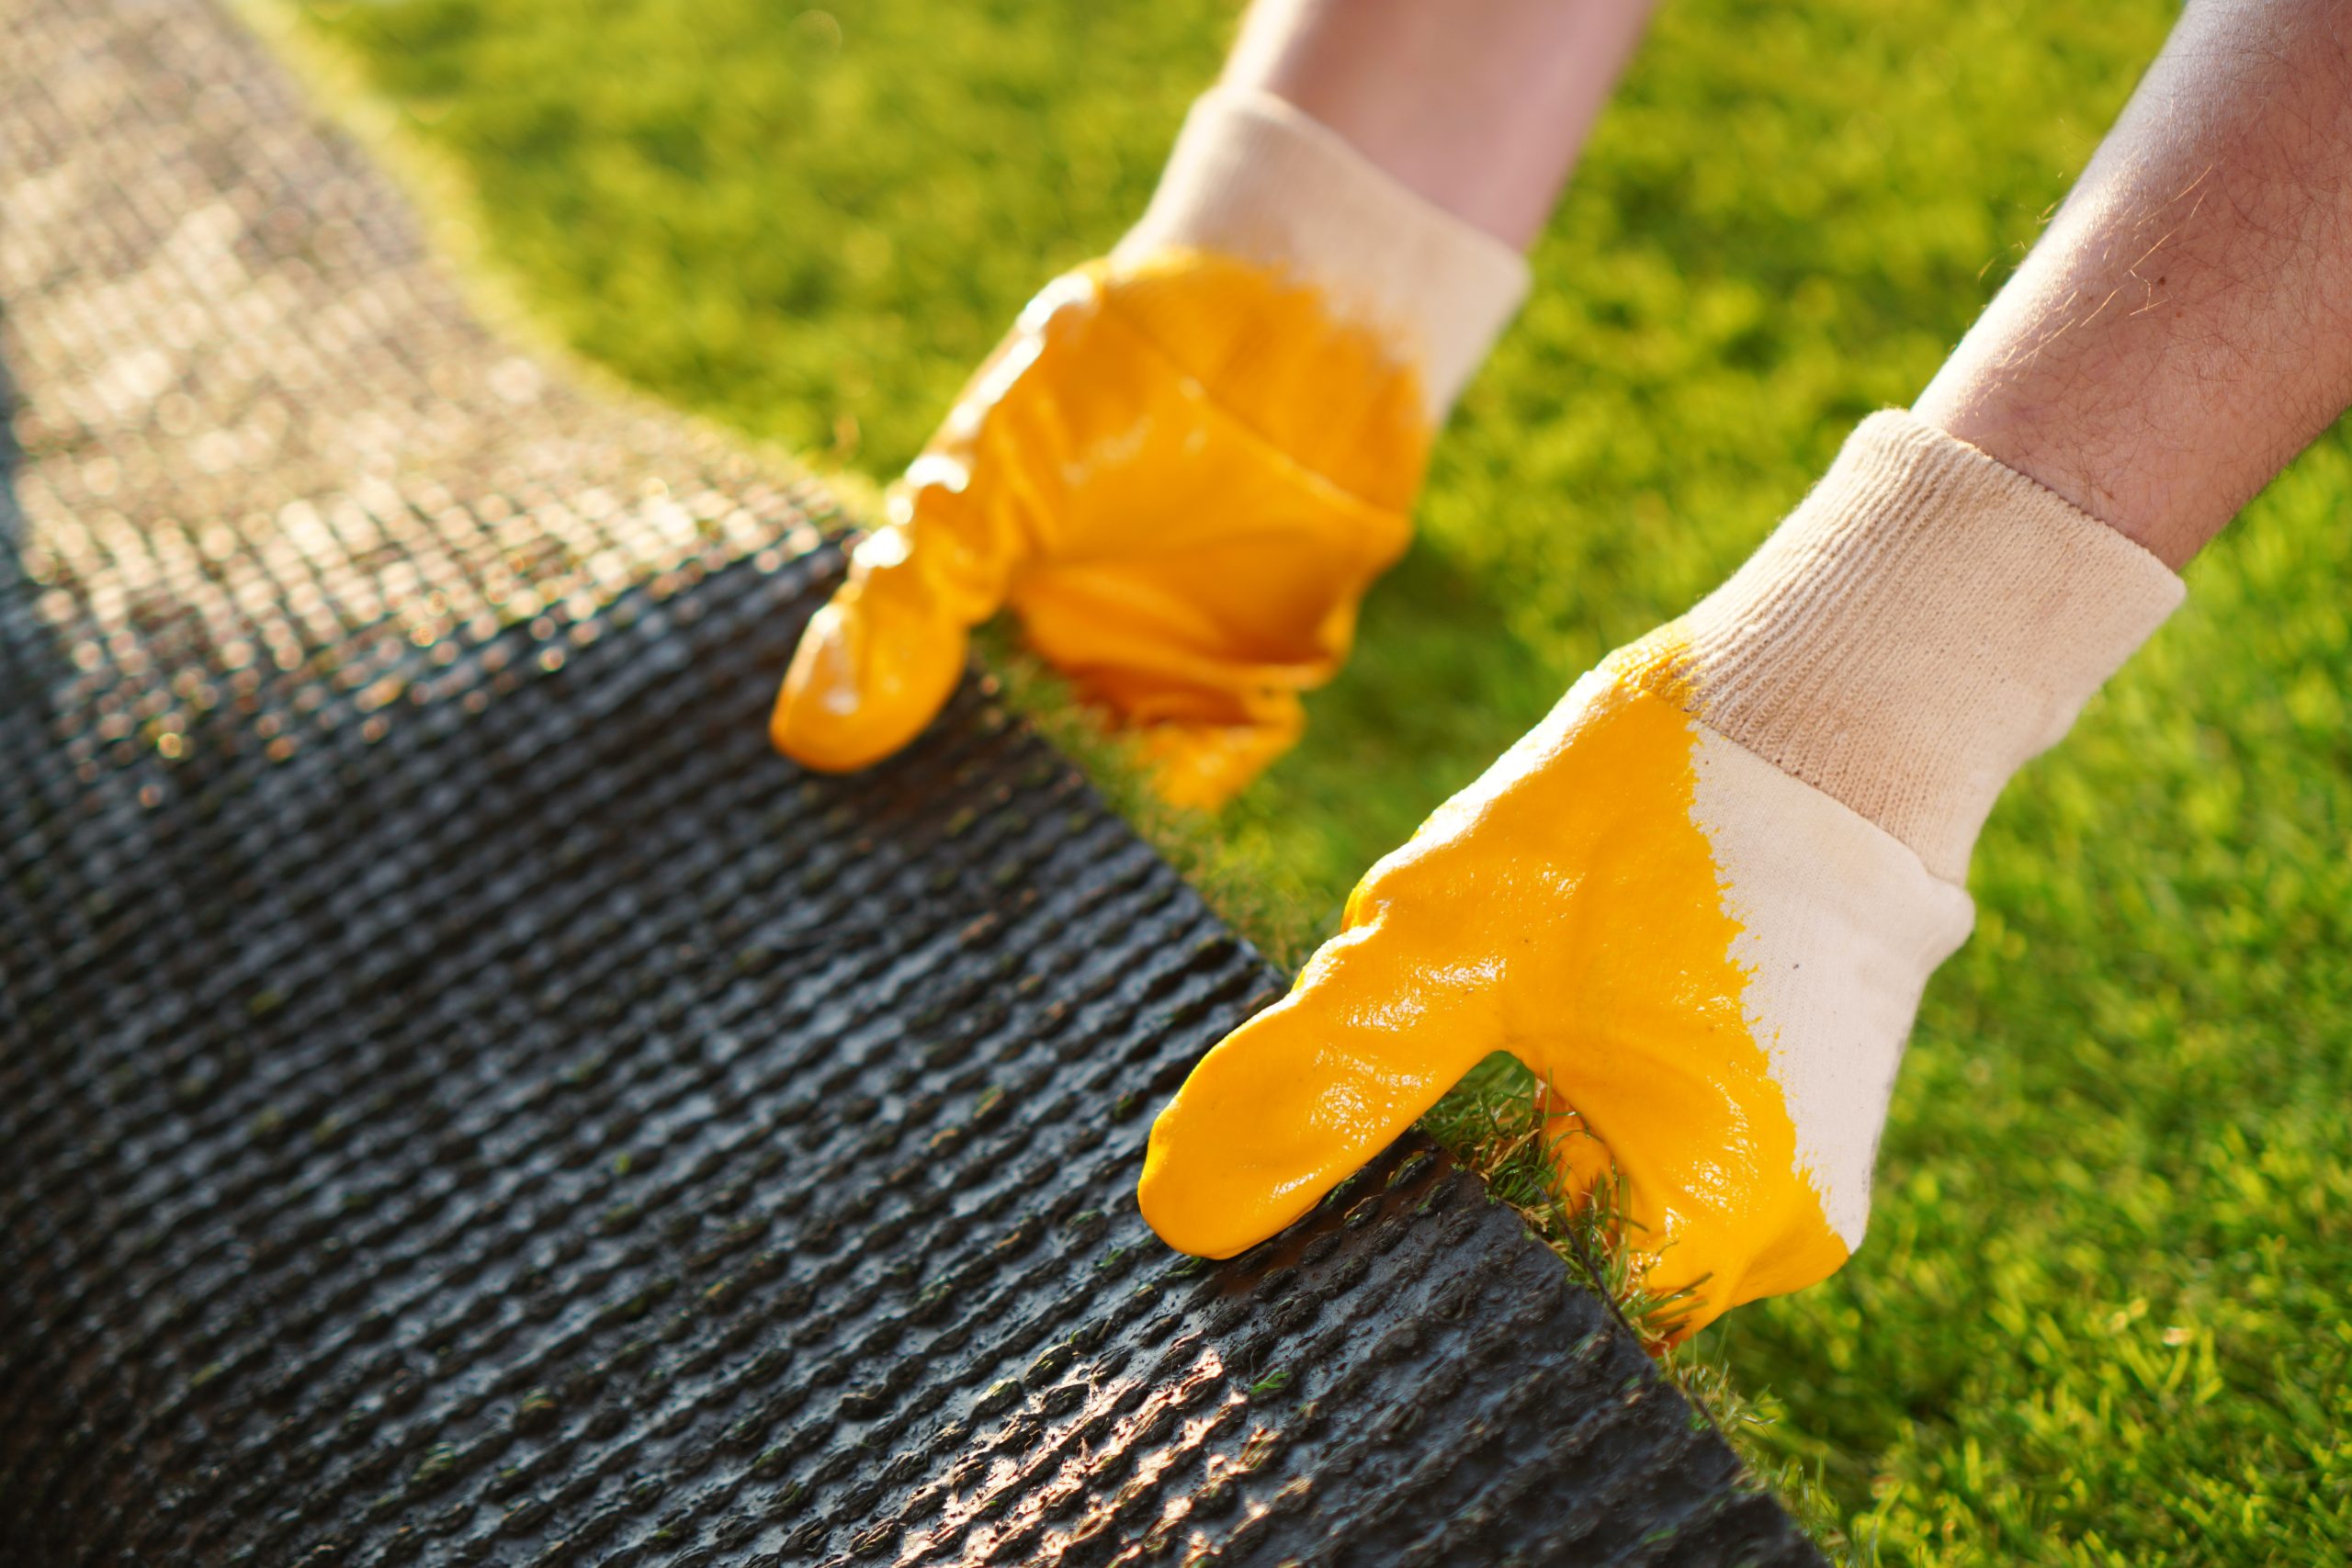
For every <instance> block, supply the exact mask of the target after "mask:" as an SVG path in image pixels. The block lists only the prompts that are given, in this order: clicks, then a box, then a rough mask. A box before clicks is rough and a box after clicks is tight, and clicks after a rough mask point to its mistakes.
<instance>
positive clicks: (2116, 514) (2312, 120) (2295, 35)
mask: <svg viewBox="0 0 2352 1568" xmlns="http://www.w3.org/2000/svg"><path fill="white" fill-rule="evenodd" d="M2347 402H2352V6H2345V5H2342V4H2336V3H2333V0H2193V3H2192V4H2191V5H2190V6H2188V10H2187V12H2186V13H2185V14H2184V15H2183V17H2182V18H2181V20H2180V23H2179V25H2178V26H2177V28H2175V29H2174V32H2173V35H2172V38H2171V39H2169V41H2167V43H2166V44H2165V50H2164V52H2163V53H2162V54H2161V55H2160V56H2159V57H2158V58H2157V60H2156V62H2155V63H2154V65H2153V66H2152V67H2151V68H2150V69H2149V72H2148V74H2147V76H2146V78H2145V79H2144V80H2143V82H2142V83H2141V85H2140V88H2139V90H2138V92H2137V93H2135V94H2134V95H2133V96H2132V99H2131V104H2130V106H2129V107H2127V108H2126V109H2125V110H2124V113H2123V115H2122V117H2121V118H2120V119H2119V120H2118V121H2117V122H2116V125H2115V128H2114V130H2112V131H2110V132H2109V135H2108V137H2107V140H2106V141H2105V142H2104V143H2102V144H2101V146H2100V148H2099V150H2098V155H2097V156H2096V157H2095V158H2093V159H2092V161H2091V164H2090V166H2089V167H2088V168H2087V169H2086V170H2085V171H2084V174H2083V176H2082V179H2081V180H2080V181H2079V182H2078V183H2077V184H2076V186H2075V189H2074V192H2073V194H2072V195H2071V196H2069V197H2067V199H2066V202H2065V204H2064V206H2063V207H2062V208H2061V209H2059V212H2058V214H2057V217H2056V218H2055V220H2053V221H2052V224H2051V226H2050V229H2049V231H2048V232H2047V233H2046V234H2044V235H2043V237H2042V239H2041V243H2039V244H2038V245H2036V246H2035V248H2034V250H2033V253H2032V254H2031V255H2030V256H2029V257H2028V258H2027V260H2026V262H2025V265H2023V266H2021V267H2020V268H2019V269H2018V272H2017V275H2016V276H2014V277H2012V278H2011V279H2010V280H2009V282H2008V285H2007V287H2006V288H2003V289H2002V291H2001V293H2000V295H1999V297H1998V298H1996V299H1995V300H1994V302H1993V304H1992V306H1991V307H1990V308H1989V309H1988V310H1986V311H1985V314H1984V316H1983V317H1981V318H1980V319H1979V320H1978V321H1977V323H1976V326H1975V327H1974V329H1973V330H1972V331H1971V332H1970V333H1969V334H1968V336H1967V337H1966V338H1965V339H1964V340H1963V341H1962V343H1961V344H1960V346H1959V348H1958V349H1957V350H1956V351H1955V352H1954V353H1953V355H1952V356H1951V359H1950V360H1948V361H1947V362H1946V363H1945V365H1944V367H1943V369H1942V370H1941V371H1940V372H1939V374H1938V375H1937V376H1936V378H1935V379H1934V381H1933V382H1932V383H1930V384H1929V386H1928V389H1927V391H1926V392H1925V393H1924V394H1922V395H1921V397H1920V399H1919V400H1918V402H1917V404H1916V405H1915V406H1914V412H1917V414H1918V415H1919V416H1920V417H1921V418H1922V419H1924V420H1926V421H1927V422H1928V423H1931V424H1935V425H1938V426H1940V427H1941V428H1943V429H1944V430H1947V431H1949V432H1950V433H1951V434H1954V435H1956V436H1958V437H1960V438H1961V439H1962V440H1963V441H1966V442H1968V443H1970V444H1971V445H1972V446H1977V447H1979V448H1981V449H1982V450H1984V451H1985V452H1987V453H1990V454H1991V455H1992V456H1994V457H1997V458H1999V459H2000V460H2001V461H2002V462H2004V463H2006V464H2007V465H2008V466H2009V467H2011V468H2016V469H2018V470H2019V471H2020V472H2022V473H2025V474H2027V475H2029V476H2030V477H2031V478H2033V479H2039V480H2040V481H2041V483H2043V484H2044V485H2047V486H2048V487H2049V488H2050V489H2052V490H2053V491H2057V492H2058V493H2059V494H2060V495H2063V496H2064V497H2065V498H2066V499H2067V500H2069V501H2071V502H2074V503H2075V505H2077V506H2080V507H2081V508H2082V509H2083V510H2085V511H2086V512H2088V513H2091V514H2092V515H2093V516H2095V517H2098V518H2099V519H2101V520H2102V521H2104V522H2106V523H2108V524H2109V525H2112V526H2113V527H2115V528H2117V529H2120V531H2121V532H2123V533H2124V534H2126V535H2127V536H2130V537H2131V538H2133V539H2136V540H2138V541H2139V542H2140V543H2141V544H2143V545H2144V546H2146V547H2147V548H2148V549H2149V550H2151V551H2152V552H2154V554H2155V555H2156V556H2157V557H2158V558H2161V559H2162V560H2164V561H2165V564H2167V565H2169V566H2172V567H2174V568H2176V569H2177V568H2178V567H2180V566H2181V565H2183V564H2184V563H2186V562H2187V561H2188V558H2190V557H2191V556H2193V555H2195V554H2196V553H2197V551H2198V550H2199V548H2200V547H2203V545H2204V544H2205V542H2206V541H2207V540H2209V539H2211V537H2212V536H2214V535H2215V534H2216V533H2218V532H2220V530H2221V529H2222V525H2225V524H2226V523H2228V521H2229V520H2230V518H2231V517H2233V515H2235V513H2237V511H2238V509H2239V508H2240V507H2242V506H2244V505H2245V502H2247V501H2249V500H2250V499H2252V498H2253V496H2254V495H2255V493H2256V491H2260V490H2261V489H2262V487H2263V486H2264V485H2265V484H2267V483H2268V482H2269V480H2270V479H2271V478H2272V476H2273V475H2275V474H2276V473H2277V472H2278V470H2279V469H2280V468H2283V467H2285V466H2286V464H2287V462H2288V461H2289V460H2290V459H2291V458H2292V457H2294V456H2295V454H2296V453H2298V452H2300V451H2301V450H2302V448H2303V447H2304V446H2307V445H2309V444H2310V443H2311V441H2312V439H2313V438H2314V437H2315V436H2317V435H2318V434H2320V432H2321V431H2323V430H2324V429H2325V428H2326V427H2327V425H2328V424H2329V423H2330V422H2332V421H2333V420H2334V419H2335V417H2336V415H2337V414H2338V413H2340V412H2343V410H2344V408H2345V407H2346V403H2347Z"/></svg>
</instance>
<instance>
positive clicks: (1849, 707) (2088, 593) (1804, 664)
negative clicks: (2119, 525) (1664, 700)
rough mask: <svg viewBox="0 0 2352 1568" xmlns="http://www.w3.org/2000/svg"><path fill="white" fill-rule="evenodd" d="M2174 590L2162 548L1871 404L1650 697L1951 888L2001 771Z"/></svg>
mask: <svg viewBox="0 0 2352 1568" xmlns="http://www.w3.org/2000/svg"><path fill="white" fill-rule="evenodd" d="M2183 592H2184V590H2183V587H2182V584H2181V581H2180V578H2179V577H2178V576H2177V574H2175V573H2174V572H2173V571H2172V570H2170V569H2169V568H2167V567H2166V566H2165V564H2164V563H2163V562H2162V561H2160V560H2158V559H2156V558H2155V557H2154V556H2152V555H2150V554H2149V553H2148V552H2147V551H2146V550H2144V549H2143V548H2142V547H2140V546H2139V545H2137V544H2135V543H2133V542H2132V541H2131V540H2130V539H2128V538H2126V537H2124V536H2122V535H2121V534H2120V533H2118V532H2116V531H2115V530H2114V529H2112V528H2110V527H2108V526H2107V525H2105V524H2102V523H2100V522H2098V520H2097V519H2095V518H2093V517H2091V516H2089V515H2088V514H2087V513H2084V512H2082V511H2080V510H2078V509H2076V508H2075V506H2074V505H2072V504H2071V503H2069V502H2066V501H2065V500H2064V499H2062V498H2061V497H2059V496H2058V495H2056V494H2054V493H2052V491H2048V490H2045V489H2043V488H2042V487H2041V485H2039V484H2037V483H2035V482H2034V481H2033V480H2031V479H2028V478H2026V477H2025V476H2024V475H2023V474H2020V473H2018V472H2017V471H2016V470H2015V469H2013V468H2006V467H2004V466H2003V465H2001V464H2000V463H1998V462H1996V461H1995V460H1994V459H1993V458H1992V457H1987V456H1986V455H1985V453H1983V452H1980V451H1978V450H1977V449H1976V448H1975V447H1973V446H1968V445H1966V444H1964V443H1962V442H1961V441H1958V440H1955V439H1954V438H1952V437H1951V436H1950V435H1948V434H1944V433H1943V432H1942V431H1940V430H1938V429H1936V428H1934V427H1933V426H1931V425H1928V424H1925V423H1921V422H1920V421H1918V420H1917V419H1915V418H1913V417H1912V416H1911V415H1910V414H1908V413H1903V412H1884V413H1879V414H1874V415H1872V416H1871V418H1869V419H1867V420H1865V421H1863V422H1862V423H1861V424H1860V427H1858V428H1857V429H1856V430H1855V432H1854V434H1853V435H1852V436H1851V437H1850V438H1849V440H1848V441H1847V443H1846V446H1845V450H1844V451H1843V452H1841V453H1840V454H1839V455H1838V461H1837V463H1836V464H1835V465H1834V466H1833V467H1832V468H1830V470H1829V472H1828V474H1827V475H1826V477H1825V478H1824V479H1822V481H1821V483H1820V484H1819V485H1817V486H1815V489H1814V491H1813V492H1812V493H1811V494H1810V495H1808V496H1806V497H1805V499H1804V502H1803V504H1801V505H1800V506H1798V508H1797V509H1796V511H1795V512H1794V513H1791V515H1790V516H1789V518H1788V520H1787V521H1786V522H1784V523H1782V524H1781V526H1780V528H1779V529H1778V530H1777V531H1775V532H1774V533H1773V535H1772V536H1771V537H1770V538H1769V539H1767V540H1766V541H1765V542H1764V545H1763V547H1761V548H1760V549H1758V551H1757V552H1756V554H1755V555H1754V556H1753V557H1752V558H1750V559H1749V560H1748V561H1747V564H1746V565H1745V566H1743V567H1741V568H1740V570H1738V571H1737V572H1736V573H1735V574H1734V575H1733V576H1732V578H1731V580H1730V581H1727V582H1725V583H1724V585H1723V587H1721V588H1720V589H1718V590H1716V591H1715V592H1713V594H1711V595H1709V596H1708V597H1707V598H1706V599H1705V600H1703V601H1702V602H1701V604H1699V605H1698V607H1697V608H1696V609H1694V610H1692V611H1691V614H1690V615H1687V616H1685V617H1684V618H1683V619H1682V620H1681V621H1679V622H1678V623H1676V625H1675V626H1672V627H1669V628H1668V631H1667V632H1666V633H1665V634H1663V635H1661V637H1659V638H1657V645H1658V646H1659V648H1660V649H1670V650H1671V651H1670V652H1668V653H1664V654H1662V657H1661V659H1660V660H1659V666H1660V668H1661V669H1662V668H1663V667H1664V666H1665V665H1666V664H1668V663H1670V664H1672V665H1673V666H1675V667H1676V668H1675V670H1674V671H1673V678H1672V679H1670V680H1668V682H1665V683H1663V684H1660V685H1659V687H1658V689H1660V690H1661V691H1665V690H1668V689H1671V690H1673V691H1674V692H1676V694H1677V695H1678V699H1679V700H1680V701H1681V702H1683V704H1684V705H1685V706H1686V707H1687V708H1689V710H1690V711H1691V713H1693V714H1694V715H1695V716H1697V717H1699V718H1701V719H1702V720H1703V721H1704V722H1705V723H1706V724H1707V725H1708V726H1710V727H1711V728H1714V729H1716V730H1718V731H1720V732H1721V733H1722V734H1724V736H1726V737H1727V738H1729V739H1733V740H1736V741H1737V742H1738V743H1739V744H1740V745H1742V746H1745V747H1747V749H1748V750H1751V751H1753V752H1755V753H1756V754H1757V755H1758V756H1759V757H1762V758H1763V759H1764V760H1765V761H1769V762H1771V763H1772V764H1773V765H1774V766H1776V767H1779V768H1780V769H1781V770H1782V771H1783V772H1786V773H1791V774H1792V775H1794V776H1795V777H1797V778H1800V779H1803V780H1804V782H1806V783H1807V784H1812V785H1813V786H1815V788H1816V789H1819V790H1821V791H1822V792H1823V793H1824V794H1826V795H1830V796H1831V797H1833V798H1834V799H1837V800H1838V801H1840V802H1842V803H1844V804H1845V805H1846V806H1848V807H1851V808H1852V809H1853V810H1854V811H1856V812H1857V813H1859V814H1860V815H1861V816H1863V817H1866V818H1869V819H1870V820H1871V821H1872V822H1875V823H1877V824H1878V825H1879V826H1880V827H1882V828H1883V829H1886V831H1887V832H1888V833H1890V834H1892V835H1893V836H1894V838H1896V839H1898V840H1902V841H1903V842H1904V843H1905V844H1907V845H1909V846H1910V848H1911V849H1912V850H1913V851H1914V852H1917V855H1918V856H1919V858H1920V860H1921V861H1922V862H1923V863H1925V864H1926V866H1927V868H1928V870H1929V871H1930V872H1932V873H1934V874H1936V875H1937V876H1939V877H1941V878H1943V879H1944V880H1946V881H1948V882H1951V883H1955V884H1956V883H1960V882H1962V881H1964V880H1965V879H1966V876H1967V872H1968V857H1969V852H1970V850H1971V849H1972V848H1973V846H1974V844H1975V842H1976V835H1977V832H1978V830H1979V829H1982V828H1983V827H1984V825H1985V815H1986V814H1987V813H1988V812H1989V811H1991V809H1992V807H1993V801H1994V799H1995V797H1996V796H1997V795H1999V794H2000V792H2001V788H2002V786H2003V785H2004V784H2007V782H2008V780H2009V777H2010V775H2011V774H2013V773H2016V772H2017V770H2018V768H2019V767H2021V766H2023V765H2024V764H2025V762H2026V761H2028V760H2030V758H2032V757H2033V756H2035V755H2036V754H2037V753H2039V752H2041V751H2042V750H2046V749H2047V748H2049V747H2050V746H2052V745H2053V744H2055V743H2056V742H2057V740H2058V739H2059V738H2060V737H2062V736H2064V734H2065V733H2066V730H2067V728H2069V727H2070V726H2071V725H2072V724H2073V723H2074V721H2075V714H2076V713H2078V712H2079V711H2080V710H2081V708H2082V705H2083V704H2084V703H2085V702H2086V700H2088V698H2089V697H2090V695H2091V694H2092V693H2093V692H2095V691H2097V690H2098V688H2099V686H2100V685H2101V684H2102V683H2104V682H2106V680H2107V679H2108V677H2109V676H2110V675H2112V674H2114V673H2115V671H2116V670H2117V669H2118V668H2120V666H2121V665H2122V663H2123V661H2124V660H2126V659H2128V658H2130V657H2131V653H2132V650H2133V649H2137V648H2138V647H2139V646H2140V645H2141V644H2142V643H2143V642H2145V641H2146V640H2147V639H2148V637H2150V635H2152V634H2153V633H2154V631H2155V629H2156V628H2157V627H2158V626H2161V625H2163V624H2164V620H2165V617H2166V616H2167V615H2171V614H2172V612H2173V610H2174V609H2175V607H2177V605H2178V604H2180V602H2181V598H2182V594H2183ZM1677 645H1679V646H1677ZM1653 683H1656V682H1653Z"/></svg>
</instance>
